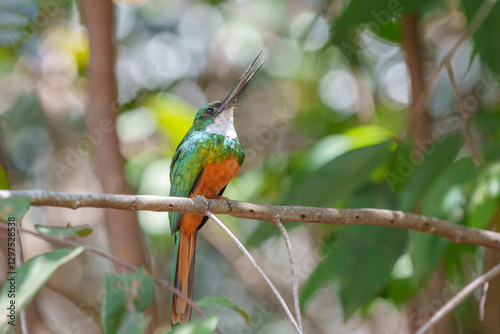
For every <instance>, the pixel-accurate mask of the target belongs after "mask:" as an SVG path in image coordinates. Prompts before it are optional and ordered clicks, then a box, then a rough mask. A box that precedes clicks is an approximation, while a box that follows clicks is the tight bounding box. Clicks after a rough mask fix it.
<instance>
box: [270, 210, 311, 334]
mask: <svg viewBox="0 0 500 334" xmlns="http://www.w3.org/2000/svg"><path fill="white" fill-rule="evenodd" d="M273 223H274V225H276V227H278V229H279V230H280V232H281V235H282V236H283V239H284V240H285V246H286V251H287V253H288V263H289V265H290V274H291V275H292V292H293V303H294V305H295V317H296V318H297V323H298V325H299V328H300V330H301V331H302V332H303V331H304V329H303V327H302V315H301V314H300V302H299V282H298V279H297V272H296V270H295V261H294V259H293V252H292V243H291V242H290V237H289V236H288V232H287V231H286V229H285V226H283V224H281V220H280V218H279V217H276V218H275V219H274V221H273Z"/></svg>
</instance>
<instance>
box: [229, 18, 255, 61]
mask: <svg viewBox="0 0 500 334" xmlns="http://www.w3.org/2000/svg"><path fill="white" fill-rule="evenodd" d="M221 37H222V40H223V43H224V51H225V53H226V56H227V57H228V58H229V60H230V61H231V62H232V63H233V64H236V65H248V63H249V62H251V61H253V60H254V59H255V57H256V56H257V54H258V53H259V52H260V51H261V50H264V42H263V41H262V37H261V35H260V33H259V32H258V31H257V30H255V29H254V28H253V27H252V26H250V25H248V24H245V23H234V22H230V23H227V24H225V25H224V26H223V28H222V31H221Z"/></svg>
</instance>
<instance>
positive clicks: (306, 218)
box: [0, 190, 500, 249]
mask: <svg viewBox="0 0 500 334" xmlns="http://www.w3.org/2000/svg"><path fill="white" fill-rule="evenodd" d="M11 196H26V197H28V198H29V199H30V201H31V205H34V206H55V207H64V208H71V209H78V208H82V207H93V208H109V209H120V210H128V211H137V210H150V211H171V212H189V213H194V214H198V215H204V214H205V210H206V207H207V205H206V202H205V200H204V199H198V198H185V197H164V196H151V195H142V196H139V195H110V194H68V193H62V192H51V191H42V190H22V191H8V190H0V198H5V197H11ZM208 202H209V203H210V211H211V212H212V213H214V214H227V215H231V216H233V217H238V218H248V219H255V220H265V221H268V222H272V221H273V220H274V219H275V217H276V215H279V216H280V219H281V222H292V221H296V222H303V223H314V224H331V225H378V226H389V227H397V228H405V229H411V230H414V231H420V232H426V233H432V234H435V235H439V236H441V237H444V238H447V239H450V240H451V241H453V242H460V243H464V244H471V245H479V246H484V247H487V248H491V249H500V233H497V232H493V231H487V230H480V229H475V228H470V227H466V226H463V225H459V224H454V223H451V222H447V221H445V220H441V219H437V218H433V217H426V216H422V215H418V214H414V213H406V212H402V211H391V210H383V209H331V208H313V207H307V206H267V205H258V204H253V203H246V202H238V201H231V203H232V210H231V208H230V207H229V205H228V203H227V202H226V201H225V200H222V199H210V200H208ZM116 223H117V224H119V222H116Z"/></svg>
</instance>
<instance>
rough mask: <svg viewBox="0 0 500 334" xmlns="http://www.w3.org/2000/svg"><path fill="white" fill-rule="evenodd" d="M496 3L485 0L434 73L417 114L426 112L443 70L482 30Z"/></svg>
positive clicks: (493, 0) (420, 98) (416, 107)
mask: <svg viewBox="0 0 500 334" xmlns="http://www.w3.org/2000/svg"><path fill="white" fill-rule="evenodd" d="M496 2H497V0H485V1H484V2H483V4H482V5H481V7H479V10H478V11H477V12H476V15H474V17H473V18H472V20H471V21H470V24H469V26H468V27H467V30H466V31H465V32H464V33H463V34H462V35H461V36H460V38H459V39H458V40H457V41H456V42H455V44H453V46H452V47H451V48H450V50H449V51H448V52H447V53H446V55H445V56H444V58H443V59H442V60H441V62H440V63H439V65H438V66H437V67H436V69H435V70H434V72H433V73H432V76H431V78H430V79H429V81H428V85H427V89H426V90H425V91H424V92H423V94H422V95H420V97H419V99H418V101H417V103H416V104H415V111H416V113H417V114H419V115H421V114H423V111H424V110H425V108H426V106H427V101H428V99H429V92H430V91H432V89H433V88H434V86H436V84H437V83H438V79H439V75H440V74H441V71H442V70H443V68H444V67H445V66H446V63H448V62H449V61H451V58H452V57H453V55H454V54H455V52H457V50H458V48H459V47H460V45H462V44H463V43H464V42H465V41H466V40H467V39H468V38H469V37H472V36H473V35H474V34H475V33H476V32H477V31H478V30H479V28H481V26H482V25H483V23H484V21H485V20H486V18H487V17H488V15H490V13H491V10H492V9H493V6H494V5H495V3H496Z"/></svg>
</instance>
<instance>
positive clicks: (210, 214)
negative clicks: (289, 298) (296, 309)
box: [205, 202, 302, 334]
mask: <svg viewBox="0 0 500 334" xmlns="http://www.w3.org/2000/svg"><path fill="white" fill-rule="evenodd" d="M207 204H208V202H207ZM205 215H206V216H208V217H210V219H212V220H213V221H214V222H215V223H216V224H217V226H219V227H220V228H221V229H222V230H223V231H224V232H225V233H226V234H227V235H228V236H229V237H230V238H231V239H232V240H233V241H234V242H235V243H236V245H238V248H239V249H240V250H241V251H242V252H243V254H245V256H246V257H247V258H248V259H249V260H250V262H252V264H253V266H254V268H255V269H257V271H258V272H259V273H260V274H261V275H262V277H264V280H265V281H266V283H267V285H269V287H270V288H271V290H273V293H274V295H275V296H276V298H278V300H279V302H280V304H281V306H282V307H283V310H285V313H286V315H287V316H288V319H290V322H291V323H292V326H293V327H294V328H295V330H296V331H297V333H299V334H302V329H301V328H300V327H299V325H298V324H297V321H295V319H294V317H293V315H292V312H290V309H289V308H288V306H287V305H286V303H285V300H284V299H283V297H282V296H281V294H280V293H279V291H278V289H276V286H275V285H274V284H273V282H272V281H271V280H270V279H269V277H268V276H267V275H266V273H265V272H264V270H262V268H261V267H260V266H259V265H258V264H257V262H255V260H254V258H253V257H252V255H251V254H250V252H249V251H248V250H247V249H246V248H245V246H243V244H242V243H241V242H240V241H239V240H238V238H236V236H235V235H234V234H233V233H232V232H231V231H230V230H229V229H228V228H227V227H226V225H224V224H223V223H222V222H221V221H220V219H219V218H217V217H216V216H215V215H214V214H213V213H212V212H210V211H208V210H206V211H205Z"/></svg>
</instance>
